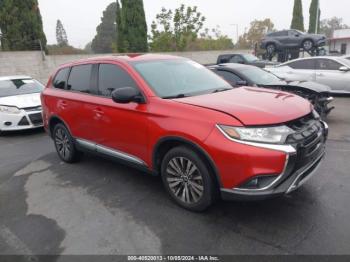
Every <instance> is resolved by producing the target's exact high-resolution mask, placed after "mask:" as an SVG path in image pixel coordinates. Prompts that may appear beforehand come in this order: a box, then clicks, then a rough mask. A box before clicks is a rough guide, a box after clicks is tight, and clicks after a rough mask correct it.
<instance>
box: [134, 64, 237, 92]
mask: <svg viewBox="0 0 350 262" xmlns="http://www.w3.org/2000/svg"><path fill="white" fill-rule="evenodd" d="M134 68H135V69H136V71H138V72H139V74H140V75H141V76H142V77H143V78H144V79H145V80H146V82H147V83H148V84H149V85H150V87H151V88H152V89H153V91H154V92H155V93H156V94H157V95H158V96H159V97H162V98H172V97H176V96H179V97H180V96H183V97H185V96H193V95H200V94H205V93H210V92H212V91H214V90H218V89H232V87H231V86H230V85H229V84H228V83H227V82H226V81H225V80H223V79H222V78H221V77H219V76H217V75H216V74H215V73H213V72H211V71H210V70H209V69H207V68H205V67H204V66H202V65H200V64H198V63H196V62H193V61H191V60H187V59H173V60H158V61H147V62H137V63H134Z"/></svg>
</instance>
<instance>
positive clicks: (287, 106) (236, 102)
mask: <svg viewBox="0 0 350 262" xmlns="http://www.w3.org/2000/svg"><path fill="white" fill-rule="evenodd" d="M176 101H177V102H180V103H185V104H189V105H193V106H198V107H203V108H208V109H211V110H216V111H219V112H223V113H226V114H228V115H231V116H233V117H234V118H237V119H238V120H240V121H241V122H242V124H244V125H247V126H261V125H274V124H281V123H286V122H289V121H292V120H295V119H298V118H300V117H303V116H305V115H307V114H309V113H310V112H311V110H312V106H311V104H310V103H309V102H308V101H307V100H305V99H303V98H301V97H299V96H296V95H292V94H289V93H285V92H280V91H276V90H270V89H261V88H254V87H241V88H235V89H232V90H230V91H226V92H220V93H215V94H206V95H201V96H194V97H187V98H181V99H176Z"/></svg>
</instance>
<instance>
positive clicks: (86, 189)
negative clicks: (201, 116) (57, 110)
mask: <svg viewBox="0 0 350 262" xmlns="http://www.w3.org/2000/svg"><path fill="white" fill-rule="evenodd" d="M335 106H336V109H335V110H334V111H333V112H332V114H331V116H330V117H329V120H328V122H329V125H330V139H329V141H328V146H327V156H326V158H325V161H324V162H323V164H322V166H321V168H320V170H319V172H318V174H317V175H316V176H314V177H313V178H312V179H311V180H309V182H308V183H307V184H306V185H304V186H303V187H302V188H300V189H299V190H298V191H296V192H294V193H293V194H291V195H289V196H286V197H282V198H278V199H273V200H268V201H263V202H248V203H244V202H223V201H219V202H218V203H217V204H215V205H214V206H213V207H212V208H210V209H209V210H208V211H207V212H205V213H201V214H197V213H191V212H188V211H186V210H184V209H181V208H180V207H178V206H176V205H175V204H174V203H173V202H172V201H171V200H170V199H169V198H168V197H167V195H166V193H165V190H164V189H163V187H162V184H161V181H160V179H159V178H157V177H152V176H150V175H147V174H144V173H142V172H139V171H136V170H134V169H132V168H130V167H126V166H123V165H120V164H118V163H115V162H111V161H109V160H107V159H104V158H99V157H96V156H91V155H85V156H84V158H83V159H82V161H81V162H80V163H78V164H74V165H68V164H65V163H62V162H61V161H60V160H59V158H58V157H57V155H56V152H55V150H54V145H53V143H52V141H51V140H50V139H49V138H48V136H47V135H46V134H45V133H44V131H43V130H35V131H27V132H17V133H11V134H3V135H1V136H0V254H26V255H33V254H36V255H39V254H41V255H61V254H70V255H72V254H79V255H87V254H95V255H99V254H153V255H154V254H217V255H225V254H318V255H340V254H348V255H349V254H350V223H349V221H350V208H349V207H350V204H349V200H350V98H339V99H337V100H336V101H335Z"/></svg>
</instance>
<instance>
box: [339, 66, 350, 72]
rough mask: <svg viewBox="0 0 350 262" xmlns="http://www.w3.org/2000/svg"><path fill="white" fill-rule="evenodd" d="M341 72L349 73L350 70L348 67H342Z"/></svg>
mask: <svg viewBox="0 0 350 262" xmlns="http://www.w3.org/2000/svg"><path fill="white" fill-rule="evenodd" d="M339 71H341V72H349V71H350V68H348V67H346V66H341V67H340V68H339Z"/></svg>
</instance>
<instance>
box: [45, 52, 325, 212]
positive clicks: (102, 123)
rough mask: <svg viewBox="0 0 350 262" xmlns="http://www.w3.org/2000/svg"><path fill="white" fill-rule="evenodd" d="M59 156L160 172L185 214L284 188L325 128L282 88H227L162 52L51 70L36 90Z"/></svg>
mask: <svg viewBox="0 0 350 262" xmlns="http://www.w3.org/2000/svg"><path fill="white" fill-rule="evenodd" d="M42 104H43V110H44V112H43V116H44V124H45V128H46V130H47V131H48V133H49V134H50V135H51V137H52V138H53V141H54V144H55V147H56V150H57V153H58V155H59V157H60V158H61V159H62V160H63V161H65V162H67V163H72V162H75V161H77V160H78V159H79V156H80V152H81V151H90V152H94V153H96V154H101V155H106V156H109V157H113V158H116V159H119V160H121V161H124V162H125V163H129V164H131V165H133V166H135V167H138V168H140V169H142V170H145V171H147V172H150V173H153V174H155V175H160V176H161V178H162V180H163V183H164V186H165V188H166V190H167V192H168V193H169V195H170V196H171V197H172V199H173V200H174V201H175V202H176V203H178V204H179V205H180V206H182V207H184V208H187V209H189V210H193V211H202V210H205V209H206V208H207V207H209V206H210V205H211V204H212V203H213V201H214V200H215V199H216V197H217V196H219V195H221V197H222V198H223V199H249V200H257V199H265V198H269V197H273V196H280V195H285V194H288V193H291V192H292V191H294V190H295V189H297V188H298V187H300V186H301V185H302V184H303V183H304V182H305V181H306V180H307V179H308V178H309V177H310V176H311V175H312V174H314V173H315V171H316V169H317V168H318V166H319V165H320V162H321V161H322V159H323V156H324V152H325V142H326V139H327V134H328V127H327V124H326V123H324V122H322V121H321V120H320V118H319V116H318V114H317V113H316V112H315V111H314V110H313V108H312V105H311V104H310V103H309V102H308V101H307V100H305V99H303V98H301V97H299V96H295V95H292V94H289V93H283V92H280V91H274V90H262V89H261V88H254V87H241V88H232V87H231V86H230V85H229V84H228V83H227V82H226V81H225V80H223V79H222V78H221V77H219V76H217V75H216V74H215V73H213V72H211V71H210V70H208V69H207V68H205V67H204V66H202V65H200V64H197V63H195V62H193V61H191V60H188V59H185V58H178V57H173V56H162V55H140V56H130V57H129V56H114V57H106V58H93V59H90V60H82V61H78V62H74V63H69V64H66V65H63V66H62V67H60V68H59V69H58V70H57V72H56V73H54V75H53V76H52V77H51V78H50V80H49V82H48V84H47V87H46V88H45V90H44V92H43V94H42Z"/></svg>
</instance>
